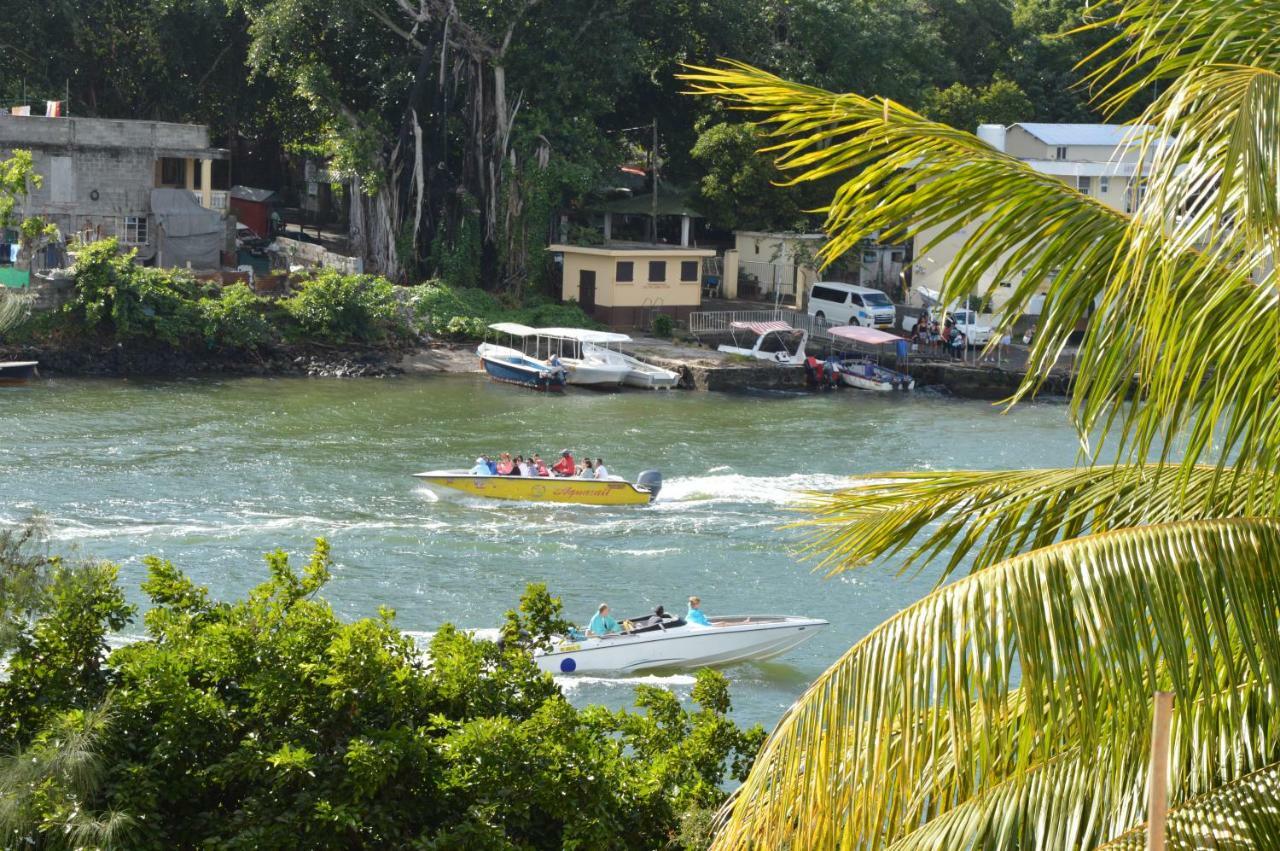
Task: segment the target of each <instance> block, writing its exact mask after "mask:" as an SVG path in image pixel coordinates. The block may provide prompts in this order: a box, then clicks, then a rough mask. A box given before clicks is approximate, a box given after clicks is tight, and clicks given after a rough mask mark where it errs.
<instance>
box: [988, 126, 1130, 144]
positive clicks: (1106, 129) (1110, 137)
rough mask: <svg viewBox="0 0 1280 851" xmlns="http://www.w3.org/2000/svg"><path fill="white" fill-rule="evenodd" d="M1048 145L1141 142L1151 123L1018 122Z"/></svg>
mask: <svg viewBox="0 0 1280 851" xmlns="http://www.w3.org/2000/svg"><path fill="white" fill-rule="evenodd" d="M1013 126H1014V127H1021V128H1022V129H1023V130H1026V131H1027V132H1028V133H1030V134H1031V135H1032V136H1035V137H1036V138H1037V139H1039V140H1040V141H1041V142H1044V143H1045V144H1046V145H1055V146H1056V145H1091V146H1097V147H1106V148H1115V147H1119V146H1120V145H1122V144H1125V143H1126V142H1128V143H1129V144H1139V143H1141V142H1142V137H1143V134H1145V133H1150V132H1151V130H1152V127H1151V126H1150V125H1149V124H1037V123H1034V122H1031V123H1025V124H1024V123H1018V124H1014V125H1013Z"/></svg>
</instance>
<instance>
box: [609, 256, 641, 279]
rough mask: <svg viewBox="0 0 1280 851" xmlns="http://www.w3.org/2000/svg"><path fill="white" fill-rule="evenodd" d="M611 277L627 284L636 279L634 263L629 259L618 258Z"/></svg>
mask: <svg viewBox="0 0 1280 851" xmlns="http://www.w3.org/2000/svg"><path fill="white" fill-rule="evenodd" d="M613 279H614V281H616V282H617V283H619V284H629V283H631V282H632V281H634V280H635V279H636V264H635V263H634V262H632V261H631V260H619V261H618V268H617V269H616V270H615V271H614V273H613Z"/></svg>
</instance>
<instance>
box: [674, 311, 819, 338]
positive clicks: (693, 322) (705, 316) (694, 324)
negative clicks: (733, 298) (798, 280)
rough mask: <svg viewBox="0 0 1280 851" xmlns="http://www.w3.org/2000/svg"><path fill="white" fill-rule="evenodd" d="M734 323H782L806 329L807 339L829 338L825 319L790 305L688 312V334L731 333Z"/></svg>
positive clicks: (699, 336) (696, 335)
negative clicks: (762, 308)
mask: <svg viewBox="0 0 1280 851" xmlns="http://www.w3.org/2000/svg"><path fill="white" fill-rule="evenodd" d="M734 322H785V323H787V324H788V325H790V326H791V327H792V328H799V329H800V330H802V331H808V332H809V339H810V340H822V341H828V342H829V341H831V340H832V337H831V335H830V334H828V333H827V328H828V327H830V326H829V325H828V324H827V322H826V320H824V319H817V318H815V317H813V316H810V315H809V314H807V313H801V312H799V311H797V310H791V309H790V308H785V307H782V308H777V309H775V310H699V311H695V312H693V313H690V314H689V333H690V334H692V335H693V336H694V337H696V338H698V339H701V338H702V337H704V336H707V337H709V336H713V335H722V334H730V333H732V332H733V330H734V328H733V323H734Z"/></svg>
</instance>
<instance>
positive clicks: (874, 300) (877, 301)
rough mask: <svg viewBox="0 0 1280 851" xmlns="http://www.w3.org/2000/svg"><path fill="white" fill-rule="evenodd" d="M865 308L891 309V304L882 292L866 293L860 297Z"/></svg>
mask: <svg viewBox="0 0 1280 851" xmlns="http://www.w3.org/2000/svg"><path fill="white" fill-rule="evenodd" d="M862 300H863V302H864V303H865V304H866V305H867V307H893V302H891V301H889V297H888V296H887V295H885V294H884V293H882V292H878V291H877V292H873V293H867V294H866V295H864V296H863V297H862Z"/></svg>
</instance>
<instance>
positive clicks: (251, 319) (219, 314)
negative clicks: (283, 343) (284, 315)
mask: <svg viewBox="0 0 1280 851" xmlns="http://www.w3.org/2000/svg"><path fill="white" fill-rule="evenodd" d="M198 306H199V308H200V317H201V320H202V321H203V323H204V339H205V341H206V342H207V343H208V344H209V345H210V346H226V347H227V348H231V349H256V348H257V347H258V346H261V345H262V344H263V343H266V342H268V341H269V340H270V339H271V337H272V335H273V332H272V327H271V323H270V322H268V321H267V320H266V318H265V317H264V316H263V311H264V310H265V309H266V307H267V300H266V299H264V298H259V297H258V296H256V295H254V294H253V292H252V291H251V290H250V289H249V288H248V287H247V286H245V285H244V284H232V285H231V286H229V287H226V288H224V289H223V290H222V292H221V294H220V296H219V297H218V298H202V299H200V301H199V303H198Z"/></svg>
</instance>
